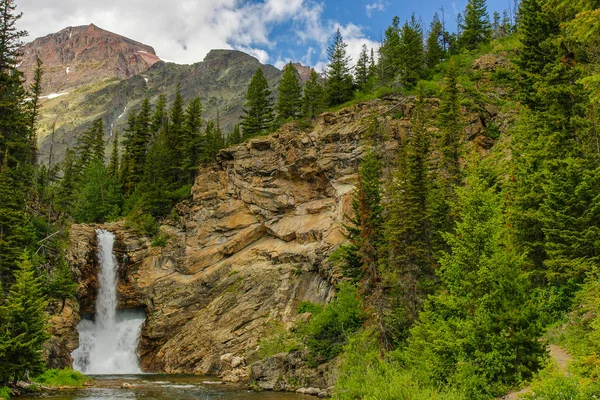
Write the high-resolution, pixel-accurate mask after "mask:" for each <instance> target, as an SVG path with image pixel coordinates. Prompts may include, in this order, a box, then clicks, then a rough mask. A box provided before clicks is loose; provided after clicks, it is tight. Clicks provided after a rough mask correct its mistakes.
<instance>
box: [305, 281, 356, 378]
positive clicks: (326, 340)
mask: <svg viewBox="0 0 600 400" xmlns="http://www.w3.org/2000/svg"><path fill="white" fill-rule="evenodd" d="M364 320H365V316H364V314H363V312H362V311H361V304H360V300H359V299H358V296H357V291H356V287H355V286H353V285H351V284H349V283H342V284H341V285H340V287H339V290H338V293H337V295H336V297H335V299H334V300H333V301H332V302H331V303H329V304H327V305H326V306H325V307H324V308H323V311H321V312H320V313H318V314H316V315H313V317H312V318H311V320H310V322H309V324H308V326H307V328H306V339H305V343H306V345H307V347H308V349H309V351H310V354H309V359H308V361H309V364H311V365H313V366H316V365H318V364H321V363H323V362H326V361H329V360H331V359H333V358H334V357H336V356H337V355H338V354H340V352H341V351H342V349H343V346H344V345H345V344H346V343H347V340H348V337H349V336H350V335H351V334H353V333H354V332H356V331H357V330H358V329H359V328H360V327H361V326H362V324H363V322H364Z"/></svg>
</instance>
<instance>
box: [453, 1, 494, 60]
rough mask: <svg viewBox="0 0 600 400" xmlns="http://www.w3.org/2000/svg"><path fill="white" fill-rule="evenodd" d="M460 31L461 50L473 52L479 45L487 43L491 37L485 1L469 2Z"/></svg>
mask: <svg viewBox="0 0 600 400" xmlns="http://www.w3.org/2000/svg"><path fill="white" fill-rule="evenodd" d="M461 29H462V31H461V33H460V35H459V45H460V46H461V47H462V48H465V49H467V50H474V49H476V48H477V47H478V46H479V45H481V44H487V43H489V41H490V39H491V36H492V27H491V24H490V21H489V16H488V13H487V7H486V4H485V0H469V2H468V3H467V8H466V9H465V19H464V24H461Z"/></svg>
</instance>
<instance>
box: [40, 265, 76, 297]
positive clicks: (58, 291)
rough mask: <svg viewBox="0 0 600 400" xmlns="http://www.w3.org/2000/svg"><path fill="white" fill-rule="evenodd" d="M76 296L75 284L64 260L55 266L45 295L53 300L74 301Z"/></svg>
mask: <svg viewBox="0 0 600 400" xmlns="http://www.w3.org/2000/svg"><path fill="white" fill-rule="evenodd" d="M76 294H77V283H76V282H75V280H74V279H73V274H72V273H71V268H70V267H69V264H68V263H67V262H66V261H65V260H61V262H59V263H58V265H56V266H55V268H54V271H53V274H52V277H51V279H50V282H49V283H48V286H47V289H46V295H47V296H48V297H52V298H55V299H61V300H63V299H67V298H70V299H74V298H75V295H76Z"/></svg>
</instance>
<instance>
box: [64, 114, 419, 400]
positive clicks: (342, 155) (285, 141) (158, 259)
mask: <svg viewBox="0 0 600 400" xmlns="http://www.w3.org/2000/svg"><path fill="white" fill-rule="evenodd" d="M390 106H391V104H390V103H389V102H374V103H371V104H370V105H368V106H364V107H362V106H361V107H356V108H355V109H354V110H343V111H340V112H338V113H336V114H331V118H328V119H327V120H326V119H325V118H322V119H321V121H320V122H318V123H317V126H316V127H315V129H314V130H313V131H311V132H301V131H300V130H299V129H298V128H296V127H295V126H293V125H288V126H286V127H284V128H283V129H281V130H280V131H279V132H278V133H276V134H273V135H271V136H268V137H262V138H257V139H253V140H251V141H250V142H248V143H245V144H242V145H238V146H236V147H232V148H229V149H226V150H223V151H221V153H220V155H219V161H218V162H217V163H215V164H212V165H210V166H207V167H205V168H202V169H201V170H200V171H199V174H198V177H197V179H196V182H195V185H194V186H193V188H192V199H191V200H188V201H185V202H183V203H180V204H179V205H178V206H177V207H176V210H177V217H176V218H175V217H174V218H171V219H170V220H169V222H167V223H165V224H164V225H163V226H162V227H161V231H162V232H163V233H164V234H168V235H169V239H168V243H167V245H166V246H165V247H152V246H151V245H150V243H149V241H148V240H147V239H146V238H141V237H138V236H137V235H136V234H135V233H134V232H133V231H131V230H129V229H126V227H125V226H124V224H123V223H112V224H107V225H105V226H103V228H104V229H108V230H111V231H113V232H114V233H115V234H116V237H117V243H116V246H115V251H116V253H117V258H118V260H119V263H120V268H119V288H118V290H119V301H120V306H121V307H122V308H134V307H143V308H145V310H146V312H147V321H146V323H145V325H144V327H143V330H142V340H141V343H140V348H139V350H140V355H141V364H142V368H143V369H144V370H145V371H160V372H167V373H197V374H221V375H222V376H223V378H224V379H225V380H228V381H234V382H235V381H245V380H246V379H248V369H247V367H248V366H249V365H250V364H252V363H253V362H255V361H256V360H257V356H256V351H257V345H258V343H259V340H260V339H261V337H262V336H263V335H264V334H265V332H267V331H268V329H269V326H270V324H271V323H272V322H273V321H277V322H280V323H283V324H284V325H285V326H287V327H291V326H292V325H293V324H294V323H295V322H296V321H297V320H298V318H300V317H301V316H300V317H299V316H298V315H297V313H296V310H297V307H298V305H299V303H300V302H302V301H311V302H318V303H324V302H326V301H327V300H328V299H329V298H330V297H331V296H332V294H333V293H332V288H333V283H334V282H335V281H336V279H337V277H336V272H335V270H334V269H333V268H332V266H331V265H330V263H329V262H328V256H329V255H330V254H331V252H332V251H333V249H335V248H336V247H337V246H338V245H339V244H340V243H341V242H342V241H343V240H344V236H343V233H342V228H341V224H342V223H343V222H344V221H345V215H347V214H349V213H350V211H351V206H350V204H351V198H352V195H353V190H354V185H355V182H356V179H357V175H356V172H357V167H358V163H359V160H360V157H361V155H362V152H363V148H362V146H361V141H360V136H361V133H362V132H363V131H364V127H365V124H366V122H365V118H366V117H368V116H371V115H373V114H379V113H381V112H382V111H385V110H387V109H389V108H390ZM407 107H408V106H407ZM404 111H406V110H404ZM334 120H335V122H333V121H334ZM387 124H388V126H389V127H390V129H389V130H388V131H389V132H391V135H390V136H389V137H388V139H389V143H390V145H389V146H387V147H389V148H393V147H394V146H392V145H391V144H393V143H397V140H396V139H397V137H395V136H394V135H396V134H398V135H399V134H402V132H405V128H406V127H408V124H407V123H406V121H404V120H391V119H388V122H387ZM72 241H73V248H72V249H71V252H72V254H71V255H70V259H71V260H72V266H73V268H75V269H77V274H78V275H77V276H78V277H79V282H80V293H79V297H80V301H81V310H82V311H81V312H86V310H92V309H93V308H92V307H91V303H92V302H93V298H92V297H93V296H90V292H91V290H92V288H93V287H94V285H96V284H95V278H94V277H91V276H90V275H89V274H91V273H92V270H93V269H94V263H95V262H94V261H90V260H89V259H90V257H91V258H93V259H94V260H95V245H94V241H95V240H94V227H93V226H87V225H78V226H75V227H74V228H73V229H72ZM89 299H92V300H89ZM76 319H77V318H75V319H74V320H76ZM72 326H74V325H72ZM67 336H68V335H67ZM67 342H68V344H69V346H70V347H73V346H72V343H71V341H67ZM294 357H295V358H298V357H297V356H294ZM284 358H285V357H284ZM280 361H281V360H280ZM288 361H289V360H288ZM296 361H297V360H296ZM277 362H279V361H277ZM277 362H276V360H275V361H272V362H271V363H277ZM281 362H282V363H284V364H285V365H288V364H289V363H287V361H285V360H283V361H281ZM286 363H287V364H286ZM293 364H294V365H299V364H298V363H297V362H294V363H293ZM261 365H262V364H261ZM269 365H270V364H269V362H267V364H264V368H263V367H260V368H263V372H261V373H260V374H259V375H260V376H263V377H264V380H265V382H268V381H270V380H272V376H273V373H271V372H272V371H271V370H272V369H273V368H270V367H268V366H269ZM282 365H283V364H282ZM290 365H291V364H290ZM298 368H300V367H298ZM302 368H304V367H302ZM287 369H290V368H287ZM308 370H309V369H308V368H305V369H303V371H305V372H306V371H308ZM269 371H271V372H269ZM305 372H302V374H303V375H302V376H305V377H307V378H306V379H305V381H307V382H303V384H305V383H306V384H307V386H315V385H318V386H321V389H323V388H326V387H328V386H330V384H331V379H330V378H329V377H327V376H325V375H323V373H321V372H318V371H317V372H316V373H317V375H314V373H311V374H312V375H311V374H309V373H308V372H306V373H305ZM313 375H314V376H313ZM290 377H292V375H290ZM313 378H314V379H313ZM260 379H263V378H260ZM308 380H314V381H316V382H308ZM309 383H310V385H309ZM288 389H289V388H288ZM292 389H294V390H295V389H297V388H296V387H295V388H292Z"/></svg>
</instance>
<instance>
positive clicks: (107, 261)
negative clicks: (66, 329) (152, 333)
mask: <svg viewBox="0 0 600 400" xmlns="http://www.w3.org/2000/svg"><path fill="white" fill-rule="evenodd" d="M96 233H97V235H98V247H99V248H98V263H99V265H100V271H99V273H98V281H99V288H98V296H97V297H96V315H95V320H94V321H92V320H90V319H82V320H81V322H79V324H78V325H77V330H78V331H79V348H78V349H76V350H75V351H73V353H72V356H73V368H75V369H76V370H78V371H81V372H83V373H86V374H92V375H106V374H110V375H118V374H139V373H141V370H140V367H139V362H138V357H137V345H138V341H139V337H140V332H141V329H142V324H143V323H144V320H145V315H144V313H143V312H139V311H117V283H118V281H117V268H118V264H117V259H116V257H115V255H114V254H113V245H114V241H115V235H114V234H112V233H111V232H108V231H104V230H97V231H96Z"/></svg>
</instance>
